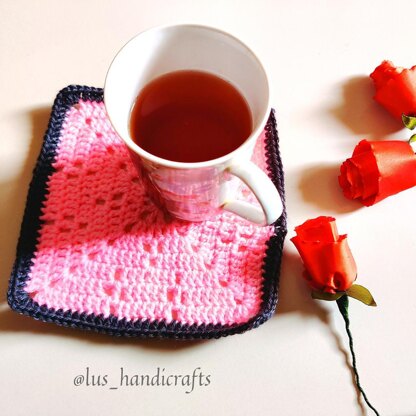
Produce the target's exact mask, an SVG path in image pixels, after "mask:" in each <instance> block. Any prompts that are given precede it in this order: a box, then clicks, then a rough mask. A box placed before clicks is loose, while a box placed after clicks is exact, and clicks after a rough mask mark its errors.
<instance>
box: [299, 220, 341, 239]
mask: <svg viewBox="0 0 416 416" xmlns="http://www.w3.org/2000/svg"><path fill="white" fill-rule="evenodd" d="M295 231H296V233H297V234H298V236H299V238H300V239H301V240H302V241H304V242H317V241H323V242H333V241H337V239H338V230H337V226H336V223H335V218H333V217H324V216H321V217H318V218H314V219H312V220H308V221H306V222H304V223H303V224H302V225H300V226H298V227H296V228H295Z"/></svg>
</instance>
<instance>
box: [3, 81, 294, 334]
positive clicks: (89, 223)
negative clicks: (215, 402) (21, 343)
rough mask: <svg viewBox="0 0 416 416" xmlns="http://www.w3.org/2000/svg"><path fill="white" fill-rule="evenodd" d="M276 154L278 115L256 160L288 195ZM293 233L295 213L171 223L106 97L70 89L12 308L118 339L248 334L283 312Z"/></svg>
mask: <svg viewBox="0 0 416 416" xmlns="http://www.w3.org/2000/svg"><path fill="white" fill-rule="evenodd" d="M277 146H278V141H277V132H276V125H275V119H274V113H272V114H271V116H270V119H269V122H268V125H267V126H266V129H265V132H264V134H263V135H262V137H261V138H260V139H259V140H258V144H257V147H256V151H255V154H254V159H255V161H256V163H257V164H259V165H260V166H262V167H263V168H264V169H265V170H266V171H267V172H268V173H269V175H270V176H271V178H272V180H273V181H274V183H275V185H276V186H277V187H278V189H279V191H280V193H281V195H282V196H284V195H283V172H282V167H281V162H280V156H279V153H278V147H277ZM242 193H243V194H244V196H243V197H244V198H246V199H247V198H248V197H250V195H249V193H248V191H247V190H246V189H243V190H242ZM285 234H286V222H285V213H284V214H283V215H282V217H281V218H280V219H279V220H278V221H277V222H276V224H275V225H274V226H269V227H258V226H255V225H252V224H250V223H248V222H247V221H245V220H243V219H240V218H238V217H236V216H233V215H232V214H229V213H225V212H224V213H222V214H220V215H218V216H216V217H215V218H212V219H210V220H208V221H204V222H202V223H187V222H184V221H181V220H177V219H172V218H170V217H169V216H168V215H166V214H165V213H164V211H162V210H160V209H159V208H158V207H157V206H156V205H154V204H153V203H152V201H151V200H150V198H149V197H148V196H147V195H146V193H145V191H144V187H143V184H142V182H141V178H140V177H139V175H138V173H137V171H136V169H135V168H134V166H133V164H132V163H131V161H130V159H129V155H128V152H127V149H126V148H125V145H124V144H123V143H122V141H121V139H120V138H119V137H118V136H117V134H116V133H115V132H114V130H113V129H112V127H111V124H110V122H109V120H108V118H107V116H106V112H105V108H104V105H103V103H102V90H101V89H94V88H89V87H79V86H70V87H67V88H66V89H64V90H62V91H61V92H60V93H59V94H58V96H57V98H56V100H55V104H54V108H53V111H52V115H51V120H50V124H49V127H48V131H47V133H46V135H45V141H44V145H43V148H42V151H41V154H40V156H39V159H38V162H37V165H36V168H35V171H34V177H33V180H32V183H31V186H30V190H29V195H28V201H27V207H26V211H25V217H24V220H23V223H22V230H21V236H20V239H19V244H18V249H17V257H16V262H15V266H14V270H13V273H12V277H11V280H10V287H9V293H8V299H9V304H10V306H11V307H12V308H13V309H15V310H17V311H18V312H21V313H25V314H27V315H30V316H33V317H35V318H37V319H41V320H44V321H52V322H55V323H58V324H61V325H65V326H73V327H79V328H83V329H93V330H96V331H100V332H106V333H109V334H113V335H129V336H162V337H173V338H212V337H215V338H218V337H219V336H224V335H230V334H234V333H239V332H244V331H245V330H247V329H251V328H253V327H256V326H258V325H260V324H261V323H263V322H264V321H265V320H267V319H268V318H269V317H270V316H271V315H272V313H273V312H274V309H275V306H276V303H277V283H278V273H279V268H280V260H281V253H282V246H283V240H284V237H285Z"/></svg>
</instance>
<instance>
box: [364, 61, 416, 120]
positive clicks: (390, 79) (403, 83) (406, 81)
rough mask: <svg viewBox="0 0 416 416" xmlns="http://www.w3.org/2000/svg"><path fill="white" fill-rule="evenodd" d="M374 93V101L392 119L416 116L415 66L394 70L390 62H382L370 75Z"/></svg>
mask: <svg viewBox="0 0 416 416" xmlns="http://www.w3.org/2000/svg"><path fill="white" fill-rule="evenodd" d="M370 77H371V78H372V79H373V81H374V85H375V88H376V93H375V95H374V99H375V100H376V101H377V102H378V103H380V104H381V105H382V106H383V107H385V108H386V109H387V110H388V111H389V112H390V113H391V114H392V115H393V116H394V117H396V118H397V119H398V120H401V116H402V114H406V115H414V114H416V66H413V67H412V68H410V69H405V68H396V67H394V65H393V64H392V63H391V62H390V61H384V62H382V63H381V64H380V65H379V66H378V67H377V68H376V69H375V70H374V71H373V73H372V74H371V75H370Z"/></svg>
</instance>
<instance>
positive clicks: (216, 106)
mask: <svg viewBox="0 0 416 416" xmlns="http://www.w3.org/2000/svg"><path fill="white" fill-rule="evenodd" d="M252 128H253V122H252V117H251V111H250V108H249V105H248V103H247V101H246V100H245V98H244V97H243V95H242V94H241V93H240V92H239V91H238V90H237V88H236V87H234V86H233V85H232V84H231V83H230V82H228V81H226V80H224V79H222V78H220V77H218V76H216V75H213V74H211V73H209V72H205V71H196V70H180V71H174V72H170V73H167V74H164V75H161V76H159V77H157V78H156V79H154V80H152V81H151V82H150V83H148V84H147V85H146V86H145V87H144V88H143V89H142V90H141V91H140V93H139V95H138V97H137V99H136V101H135V103H134V105H133V108H132V112H131V116H130V134H131V137H132V138H133V140H134V141H135V143H136V144H137V145H139V146H140V147H141V148H142V149H144V150H146V151H147V152H149V153H151V154H153V155H155V156H158V157H161V158H162V159H166V160H171V161H176V162H187V163H194V162H203V161H208V160H213V159H217V158H219V157H221V156H224V155H227V154H228V153H231V152H232V151H234V150H236V149H237V148H238V147H240V146H241V145H242V144H243V143H244V142H245V141H246V140H247V138H248V137H249V136H250V134H251V132H252Z"/></svg>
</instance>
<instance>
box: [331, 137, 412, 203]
mask: <svg viewBox="0 0 416 416" xmlns="http://www.w3.org/2000/svg"><path fill="white" fill-rule="evenodd" d="M338 181H339V184H340V186H341V188H342V191H343V193H344V195H345V196H346V197H347V198H349V199H357V200H358V201H360V202H361V203H363V204H364V205H366V206H370V205H373V204H375V203H376V202H379V201H381V200H382V199H384V198H387V197H388V196H391V195H394V194H397V193H398V192H401V191H404V190H405V189H408V188H411V187H413V186H416V155H415V153H414V150H413V149H412V147H411V146H410V144H409V143H407V142H404V141H403V142H402V141H380V142H375V141H367V140H362V141H361V142H360V143H358V145H357V146H356V147H355V149H354V152H353V154H352V157H351V158H349V159H347V160H346V161H345V162H344V163H343V164H342V165H341V174H340V176H339V177H338Z"/></svg>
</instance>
